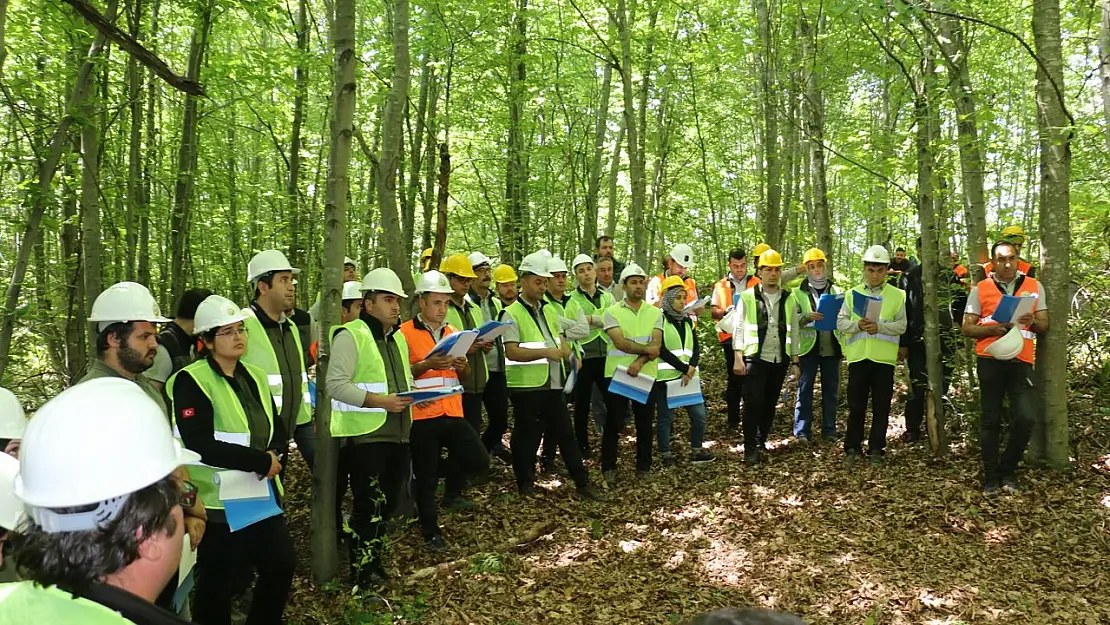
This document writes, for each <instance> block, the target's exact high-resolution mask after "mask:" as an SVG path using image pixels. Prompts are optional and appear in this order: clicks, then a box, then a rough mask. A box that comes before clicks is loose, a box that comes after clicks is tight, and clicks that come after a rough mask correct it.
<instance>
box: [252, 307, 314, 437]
mask: <svg viewBox="0 0 1110 625" xmlns="http://www.w3.org/2000/svg"><path fill="white" fill-rule="evenodd" d="M243 312H245V313H247V318H246V319H244V320H243V327H244V328H246V330H247V352H246V353H245V354H243V357H242V361H243V362H245V363H249V364H252V365H254V366H256V367H259V368H261V369H262V370H263V371H265V372H266V380H267V381H268V383H269V386H270V394H271V395H273V396H274V403H276V404H277V408H278V412H281V404H282V398H283V395H282V391H283V390H284V387H285V381H284V380H283V379H282V377H281V366H280V365H278V357H277V353H275V352H274V345H273V343H271V342H270V337H269V336H268V335H267V334H266V328H264V327H262V322H261V321H259V320H258V317H256V316H255V313H254V309H252V308H250V307H247V308H244V309H243ZM285 323H287V324H289V325H290V326H291V329H292V330H293V331H292V332H290V334H292V335H293V343H294V344H295V345H296V346H297V361H298V362H299V363H300V365H301V371H300V376H301V407H300V409H299V410H298V411H297V415H296V424H297V425H304V424H305V423H309V422H311V421H312V395H311V394H310V393H309V392H308V372H307V369H306V368H305V365H304V349H303V348H302V347H301V337H300V333H299V332H298V331H297V324H295V323H293V320H292V319H290V318H289V317H286V318H285ZM293 375H296V374H293ZM289 435H290V436H292V435H293V433H292V432H290V433H289Z"/></svg>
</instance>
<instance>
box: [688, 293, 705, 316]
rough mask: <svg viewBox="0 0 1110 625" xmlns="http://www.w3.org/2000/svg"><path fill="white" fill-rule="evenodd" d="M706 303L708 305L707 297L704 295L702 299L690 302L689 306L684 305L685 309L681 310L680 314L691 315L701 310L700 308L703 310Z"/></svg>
mask: <svg viewBox="0 0 1110 625" xmlns="http://www.w3.org/2000/svg"><path fill="white" fill-rule="evenodd" d="M708 303H709V296H708V295H706V296H705V297H703V298H701V299H696V300H694V301H692V302H690V303H689V304H686V308H683V309H682V312H684V313H692V312H695V311H697V310H701V309H702V308H705V305H706V304H708Z"/></svg>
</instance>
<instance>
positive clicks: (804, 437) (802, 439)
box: [794, 434, 811, 443]
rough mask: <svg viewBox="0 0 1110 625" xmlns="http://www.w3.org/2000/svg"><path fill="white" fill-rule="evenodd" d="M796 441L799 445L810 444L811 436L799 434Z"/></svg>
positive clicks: (795, 438)
mask: <svg viewBox="0 0 1110 625" xmlns="http://www.w3.org/2000/svg"><path fill="white" fill-rule="evenodd" d="M794 440H795V441H797V442H799V443H809V442H810V440H811V439H810V437H809V434H799V435H797V436H795V437H794Z"/></svg>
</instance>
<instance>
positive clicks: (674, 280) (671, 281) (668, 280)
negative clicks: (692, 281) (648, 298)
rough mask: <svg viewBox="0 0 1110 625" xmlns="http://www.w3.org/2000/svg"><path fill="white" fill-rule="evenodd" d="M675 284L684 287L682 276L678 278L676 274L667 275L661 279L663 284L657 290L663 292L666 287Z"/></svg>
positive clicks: (665, 290)
mask: <svg viewBox="0 0 1110 625" xmlns="http://www.w3.org/2000/svg"><path fill="white" fill-rule="evenodd" d="M675 286H680V287H682V288H686V284H685V283H684V282H683V281H682V278H679V277H678V276H667V278H666V279H665V280H663V284H662V286H660V287H659V290H660V291H661V292H663V293H666V292H667V289H669V288H671V287H675Z"/></svg>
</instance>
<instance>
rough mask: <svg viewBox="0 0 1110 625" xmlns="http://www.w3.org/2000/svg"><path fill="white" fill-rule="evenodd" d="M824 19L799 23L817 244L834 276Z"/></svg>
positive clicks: (830, 272) (805, 20) (803, 19)
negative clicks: (821, 56)
mask: <svg viewBox="0 0 1110 625" xmlns="http://www.w3.org/2000/svg"><path fill="white" fill-rule="evenodd" d="M823 21H824V20H821V21H819V22H818V23H817V25H816V28H813V29H811V27H810V23H809V20H808V19H806V18H805V17H804V16H803V17H802V18H801V20H800V22H799V30H800V35H801V37H802V50H803V54H802V56H803V57H804V59H805V64H806V100H805V108H806V112H807V113H808V115H807V119H806V126H807V131H806V136H807V137H808V142H809V155H808V157H809V158H808V160H809V173H810V179H809V184H810V188H811V189H812V192H811V194H810V195H811V201H812V202H813V221H814V225H815V227H816V230H817V247H819V248H821V250H822V251H823V252H825V256H826V257H827V258H828V263H827V265H828V271H829V275H832V267H833V264H834V263H835V261H836V258H835V252H836V250H835V249H833V237H832V218H831V216H830V214H829V198H828V182H827V180H826V177H825V173H826V172H825V165H826V163H825V147H824V144H825V99H824V94H823V92H822V87H821V74H820V70H819V69H818V67H819V66H818V58H817V38H818V36H819V35H820V31H821V27H822V26H823V24H822V23H821V22H823Z"/></svg>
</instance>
